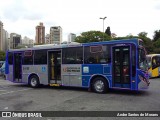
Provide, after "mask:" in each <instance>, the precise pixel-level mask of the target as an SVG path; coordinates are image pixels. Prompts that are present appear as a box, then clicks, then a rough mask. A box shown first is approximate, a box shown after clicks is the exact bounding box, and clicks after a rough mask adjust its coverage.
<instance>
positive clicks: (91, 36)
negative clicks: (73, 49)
mask: <svg viewBox="0 0 160 120" xmlns="http://www.w3.org/2000/svg"><path fill="white" fill-rule="evenodd" d="M103 38H104V39H103ZM111 39H112V38H111V37H110V36H108V35H107V34H105V33H103V32H100V31H88V32H83V33H81V35H80V36H77V37H76V39H75V41H76V42H79V43H88V42H100V41H108V40H111Z"/></svg>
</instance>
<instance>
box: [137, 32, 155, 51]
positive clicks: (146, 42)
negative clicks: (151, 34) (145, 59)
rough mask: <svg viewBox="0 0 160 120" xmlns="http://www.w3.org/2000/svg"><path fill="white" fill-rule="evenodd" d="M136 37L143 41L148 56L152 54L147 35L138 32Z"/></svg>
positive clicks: (151, 44)
mask: <svg viewBox="0 0 160 120" xmlns="http://www.w3.org/2000/svg"><path fill="white" fill-rule="evenodd" d="M138 37H139V38H140V39H142V40H143V42H144V46H145V48H146V50H147V52H148V54H151V53H153V51H154V47H153V43H152V41H151V39H150V38H148V37H147V33H146V32H140V33H139V34H138Z"/></svg>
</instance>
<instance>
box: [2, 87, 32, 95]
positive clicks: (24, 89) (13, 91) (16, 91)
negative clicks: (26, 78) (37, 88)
mask: <svg viewBox="0 0 160 120" xmlns="http://www.w3.org/2000/svg"><path fill="white" fill-rule="evenodd" d="M31 89H33V88H28V89H22V90H17V91H9V92H5V93H1V94H0V95H5V94H10V93H14V92H21V91H26V90H31Z"/></svg>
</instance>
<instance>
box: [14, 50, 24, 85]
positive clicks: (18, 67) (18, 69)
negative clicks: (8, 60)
mask: <svg viewBox="0 0 160 120" xmlns="http://www.w3.org/2000/svg"><path fill="white" fill-rule="evenodd" d="M13 59H14V60H13V63H14V64H13V81H14V82H22V53H14V57H13Z"/></svg>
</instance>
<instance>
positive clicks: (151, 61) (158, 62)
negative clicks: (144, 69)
mask: <svg viewBox="0 0 160 120" xmlns="http://www.w3.org/2000/svg"><path fill="white" fill-rule="evenodd" d="M147 62H148V68H149V73H148V74H149V77H151V78H152V77H159V76H160V54H149V55H147Z"/></svg>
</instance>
